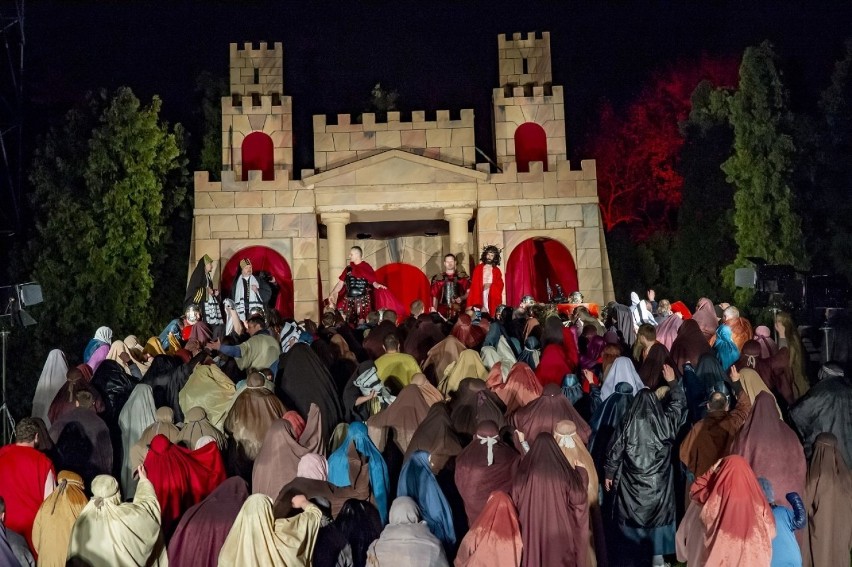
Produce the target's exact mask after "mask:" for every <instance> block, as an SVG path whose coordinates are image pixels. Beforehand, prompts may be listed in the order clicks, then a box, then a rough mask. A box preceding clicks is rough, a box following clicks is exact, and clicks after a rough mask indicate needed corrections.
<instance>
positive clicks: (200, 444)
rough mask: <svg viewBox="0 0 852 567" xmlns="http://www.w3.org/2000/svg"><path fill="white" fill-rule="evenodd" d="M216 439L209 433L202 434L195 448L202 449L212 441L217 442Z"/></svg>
mask: <svg viewBox="0 0 852 567" xmlns="http://www.w3.org/2000/svg"><path fill="white" fill-rule="evenodd" d="M215 442H216V440H215V439H214V438H213V437H211V436H209V435H202V436H201V437H199V438H198V441H196V442H195V447H193V449H201V448H202V447H204V446H205V445H209V444H210V443H215Z"/></svg>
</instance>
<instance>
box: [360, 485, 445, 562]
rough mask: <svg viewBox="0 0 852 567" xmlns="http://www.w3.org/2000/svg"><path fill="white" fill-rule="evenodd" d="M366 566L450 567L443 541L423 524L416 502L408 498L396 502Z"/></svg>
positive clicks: (371, 545)
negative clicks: (442, 544) (442, 545)
mask: <svg viewBox="0 0 852 567" xmlns="http://www.w3.org/2000/svg"><path fill="white" fill-rule="evenodd" d="M367 564H368V565H406V566H410V567H449V563H447V557H446V555H445V554H444V548H443V547H441V542H440V541H438V538H436V537H435V536H434V535H432V532H430V531H429V527H428V526H427V525H426V522H422V521H420V509H419V508H418V507H417V503H416V502H415V501H414V500H412V499H411V498H409V497H407V496H401V497H399V498H397V499H396V500H394V501H393V505H392V506H391V509H390V514H389V523H388V525H387V526H386V527H385V529H384V530H382V535H380V536H379V539H377V540H376V541H374V542H373V543H372V544H370V547H369V549H368V550H367Z"/></svg>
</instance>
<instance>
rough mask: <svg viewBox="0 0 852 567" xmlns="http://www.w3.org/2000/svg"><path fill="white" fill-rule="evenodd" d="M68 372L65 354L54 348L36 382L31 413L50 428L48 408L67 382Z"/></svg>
mask: <svg viewBox="0 0 852 567" xmlns="http://www.w3.org/2000/svg"><path fill="white" fill-rule="evenodd" d="M66 374H68V363H67V362H65V354H64V353H63V352H62V351H61V350H59V349H53V350H52V351H50V353H48V355H47V360H46V361H45V363H44V367H43V368H42V370H41V376H39V379H38V383H37V384H36V390H35V395H34V396H33V411H32V414H31V415H32V416H33V417H40V418H41V419H42V420H43V421H44V424H45V426H47V427H48V428H50V416H49V414H48V410H49V409H50V405H51V403H52V402H53V398H55V397H56V394H57V392H59V390H60V389H61V388H62V386H63V385H64V384H65V376H66Z"/></svg>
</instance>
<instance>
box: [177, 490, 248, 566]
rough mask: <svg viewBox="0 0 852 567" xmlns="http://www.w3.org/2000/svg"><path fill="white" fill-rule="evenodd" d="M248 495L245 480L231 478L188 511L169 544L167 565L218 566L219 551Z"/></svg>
mask: <svg viewBox="0 0 852 567" xmlns="http://www.w3.org/2000/svg"><path fill="white" fill-rule="evenodd" d="M248 496H249V493H248V486H247V485H246V481H245V480H243V479H242V478H240V477H238V476H232V477H231V478H229V479H228V480H226V481H225V482H223V483H222V484H220V485H219V486H218V487H217V488H216V490H214V491H213V492H211V493H210V495H209V496H207V498H205V499H204V500H202V501H201V502H199V503H198V504H195V505H194V506H192V507H191V508H189V509H188V510H187V511H186V512H185V513H184V515H183V517H182V518H181V520H180V523H179V524H178V526H177V529H176V530H175V533H174V535H173V536H172V539H171V541H169V562H170V563H171V564H172V565H174V566H175V567H180V566H181V565H192V566H193V567H217V565H218V563H219V551H220V550H221V549H222V545H223V544H224V543H225V538H227V537H228V533H229V532H230V531H231V527H233V525H234V521H235V520H236V519H237V515H238V514H239V512H240V509H241V508H242V506H243V503H244V502H245V501H246V499H247V498H248Z"/></svg>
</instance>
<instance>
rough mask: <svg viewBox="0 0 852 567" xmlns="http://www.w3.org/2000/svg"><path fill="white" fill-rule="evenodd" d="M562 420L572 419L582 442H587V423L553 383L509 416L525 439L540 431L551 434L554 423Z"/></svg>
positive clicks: (536, 435) (533, 437)
mask: <svg viewBox="0 0 852 567" xmlns="http://www.w3.org/2000/svg"><path fill="white" fill-rule="evenodd" d="M563 420H568V421H573V422H574V423H575V424H576V425H577V434H578V435H579V436H580V439H581V440H582V441H583V444H587V443H588V442H589V436H590V435H591V433H592V430H591V428H590V427H589V424H588V423H586V420H584V419H583V418H582V417H580V414H579V413H577V410H576V409H574V406H572V405H571V402H569V401H568V399H567V398H566V397H565V396H563V395H562V389H561V388H560V387H559V386H556V385H555V384H548V385H547V386H545V388H544V390H543V391H542V393H541V397H540V398H538V399H536V400H533V401H532V402H530V403H528V404H527V405H525V406H524V407H522V408H521V409H519V410H518V411H516V412H515V413H514V414H513V415H512V416H511V417H510V418H509V421H510V422H511V423H512V425H513V426H514V427H515V429H517V430H518V431H520V432H522V433H523V434H524V437H525V438H526V439H527V441H530V440H535V438H536V437H538V435H539V434H540V433H547V434H548V435H552V434H553V429H554V428H555V427H556V424H557V423H559V422H560V421H563Z"/></svg>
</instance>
